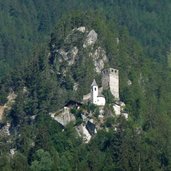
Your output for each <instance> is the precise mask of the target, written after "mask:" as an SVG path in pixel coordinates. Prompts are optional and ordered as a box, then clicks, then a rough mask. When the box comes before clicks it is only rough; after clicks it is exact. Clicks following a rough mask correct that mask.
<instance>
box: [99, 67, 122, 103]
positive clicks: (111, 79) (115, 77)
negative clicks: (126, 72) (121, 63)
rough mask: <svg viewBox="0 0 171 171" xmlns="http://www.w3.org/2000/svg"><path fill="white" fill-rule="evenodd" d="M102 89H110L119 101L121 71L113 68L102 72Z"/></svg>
mask: <svg viewBox="0 0 171 171" xmlns="http://www.w3.org/2000/svg"><path fill="white" fill-rule="evenodd" d="M102 87H103V89H104V90H106V89H110V91H111V93H112V95H113V96H114V97H115V98H116V99H117V100H119V71H118V70H116V69H113V68H109V69H105V70H103V71H102Z"/></svg>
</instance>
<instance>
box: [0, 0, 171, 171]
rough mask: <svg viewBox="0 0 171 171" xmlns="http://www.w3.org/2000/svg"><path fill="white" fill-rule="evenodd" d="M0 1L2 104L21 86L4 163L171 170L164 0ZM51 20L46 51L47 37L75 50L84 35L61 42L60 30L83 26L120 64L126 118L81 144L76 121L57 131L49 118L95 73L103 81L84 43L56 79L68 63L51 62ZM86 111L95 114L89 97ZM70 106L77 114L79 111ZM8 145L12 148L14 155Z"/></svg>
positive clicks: (1, 150) (2, 147) (1, 157)
mask: <svg viewBox="0 0 171 171" xmlns="http://www.w3.org/2000/svg"><path fill="white" fill-rule="evenodd" d="M68 4H70V5H68ZM0 6H1V11H0V13H1V15H0V19H1V24H0V25H1V27H0V32H1V33H2V34H0V56H1V57H0V58H1V59H0V77H1V78H2V77H3V79H1V82H0V104H4V103H5V102H6V97H7V95H8V93H9V90H10V89H11V88H12V89H13V90H14V91H15V92H16V93H17V98H16V102H15V104H14V106H13V107H12V109H11V111H9V112H8V113H7V119H8V120H11V124H12V127H11V140H10V141H7V140H6V139H3V138H1V139H0V170H2V171H3V170H4V171H6V170H9V171H10V170H17V171H18V170H36V171H37V170H54V171H56V170H66V171H68V170H85V171H89V170H106V171H109V170H111V171H113V170H121V171H122V170H128V171H134V170H135V171H137V170H154V171H156V170H163V171H168V170H171V148H170V145H171V141H170V140H171V132H170V130H171V128H170V125H171V117H170V112H171V105H170V104H171V92H170V87H171V73H170V70H169V69H168V66H169V61H170V52H169V41H170V18H169V17H170V11H171V10H170V1H168V0H165V1H153V0H148V1H147V0H143V1H134V0H127V1H123V0H118V1H112V0H110V1H106V0H99V1H98V2H97V1H90V0H86V1H84V2H83V1H81V0H72V1H68V0H67V1H66V0H64V1H60V0H56V1H52V0H49V1H44V0H42V1H41V2H40V0H37V1H32V0H30V1H14V2H13V3H12V5H11V2H10V1H9V0H6V1H3V3H1V2H0ZM88 8H89V9H90V10H89V11H87V9H88ZM78 9H80V10H78ZM94 9H96V10H94ZM64 11H68V12H64ZM71 11H72V12H71ZM80 11H85V12H80ZM30 13H32V15H30ZM63 13H64V16H62V17H61V14H63ZM57 22H58V24H57V26H56V28H55V29H54V30H53V33H52V35H51V40H50V46H49V47H50V48H49V49H50V50H52V45H53V44H55V45H56V47H57V48H61V47H62V48H64V49H67V48H69V47H70V46H71V47H74V46H78V47H80V46H81V45H82V43H81V42H82V41H83V40H82V36H83V37H84V35H81V34H79V35H78V36H76V35H74V36H73V37H72V36H71V37H69V38H68V39H67V40H66V36H67V35H68V33H70V31H71V30H72V29H73V28H75V27H79V26H86V27H87V28H88V29H94V30H95V31H96V32H97V33H98V45H97V46H101V47H103V48H104V49H105V50H106V53H107V56H108V58H109V63H108V64H107V67H114V68H115V67H116V68H118V69H119V71H120V72H119V73H120V98H121V100H122V101H124V102H125V103H126V111H127V112H128V113H129V117H130V118H129V121H125V119H123V118H122V117H121V118H119V119H118V120H113V119H111V118H108V119H107V121H106V123H105V125H106V126H107V127H108V132H107V131H105V130H101V131H99V132H98V134H97V135H96V136H95V137H94V138H93V139H92V140H91V142H90V143H89V144H86V145H85V144H82V141H81V139H80V138H79V137H78V135H77V134H76V132H75V129H74V126H73V124H69V125H68V126H67V127H66V128H63V127H62V126H61V125H60V124H58V123H57V122H56V121H54V120H52V119H51V118H50V117H49V115H48V114H49V112H52V111H53V112H54V111H56V110H58V109H60V108H61V107H62V106H63V105H64V104H65V102H66V101H67V100H68V99H70V98H76V99H78V100H79V99H82V95H83V94H86V93H87V92H89V86H90V84H91V82H92V80H93V78H99V76H98V75H97V74H96V73H95V72H94V67H93V64H92V59H91V58H89V57H88V53H89V49H88V50H82V51H80V52H79V60H78V61H77V62H76V64H75V65H74V66H73V67H69V70H68V72H67V74H66V77H64V78H60V77H59V75H58V74H57V73H58V71H60V69H62V67H66V64H65V63H63V64H62V65H59V63H55V62H54V63H53V65H52V63H51V61H49V59H48V58H47V56H48V53H49V50H47V47H46V45H44V41H45V40H47V37H48V34H49V33H50V31H51V30H52V28H53V26H54V24H56V23H57ZM116 40H117V41H116ZM36 42H39V45H37V43H36ZM40 42H43V43H40ZM71 42H72V43H73V44H72V45H70V44H71ZM33 52H34V53H33ZM55 57H56V58H57V57H58V56H55ZM154 59H155V60H154ZM167 59H168V61H167ZM54 61H55V60H54ZM156 61H157V62H156ZM167 62H168V63H167ZM166 64H167V65H166ZM12 68H15V70H13V69H12ZM4 74H6V75H7V76H5V75H4ZM63 80H64V82H63ZM128 80H130V81H131V82H132V84H131V85H128V84H127V82H128ZM74 82H78V83H79V87H78V91H77V92H74V91H73V90H72V89H73V83H74ZM23 87H26V88H27V92H26V93H24V92H23ZM104 95H105V97H106V100H107V103H113V97H112V96H111V94H110V93H109V92H108V91H106V92H104ZM110 107H111V106H106V108H105V109H106V111H105V112H106V113H105V114H107V113H108V112H109V110H108V111H107V108H110ZM85 108H86V110H88V111H89V112H90V111H93V112H94V113H96V114H97V115H98V113H99V111H98V108H97V107H96V106H94V105H92V104H87V105H86V106H85ZM72 112H73V113H74V114H75V115H76V116H77V117H78V118H80V112H81V111H75V110H72ZM109 114H110V113H109ZM78 118H77V119H78ZM80 122H81V121H80V120H79V119H78V120H77V124H78V123H80ZM115 123H118V124H115ZM163 125H164V126H163ZM116 130H117V131H116ZM10 143H11V144H10ZM11 146H12V147H15V148H16V149H17V153H16V154H15V155H14V157H13V158H12V157H10V156H9V150H10V147H11ZM106 163H107V164H106Z"/></svg>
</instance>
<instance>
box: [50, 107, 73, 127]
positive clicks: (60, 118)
mask: <svg viewBox="0 0 171 171" xmlns="http://www.w3.org/2000/svg"><path fill="white" fill-rule="evenodd" d="M50 116H51V117H52V118H53V119H54V120H56V121H57V122H59V123H60V124H61V125H63V126H66V125H67V124H69V123H70V122H75V121H76V119H75V116H74V115H73V114H71V113H70V109H69V108H68V107H64V109H63V110H61V111H59V112H56V113H50Z"/></svg>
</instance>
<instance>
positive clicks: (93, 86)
mask: <svg viewBox="0 0 171 171" xmlns="http://www.w3.org/2000/svg"><path fill="white" fill-rule="evenodd" d="M97 97H98V85H97V83H96V80H95V79H94V80H93V83H92V84H91V102H92V103H93V104H96V103H97Z"/></svg>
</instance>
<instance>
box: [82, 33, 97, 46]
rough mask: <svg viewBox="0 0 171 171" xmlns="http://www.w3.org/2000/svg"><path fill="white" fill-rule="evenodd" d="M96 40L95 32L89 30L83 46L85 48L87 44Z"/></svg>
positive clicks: (90, 44) (92, 43)
mask: <svg viewBox="0 0 171 171" xmlns="http://www.w3.org/2000/svg"><path fill="white" fill-rule="evenodd" d="M96 40H97V33H96V32H95V31H94V30H91V31H90V32H89V34H88V35H87V38H86V40H85V42H84V44H83V47H84V48H87V47H89V46H92V45H94V44H95V43H96Z"/></svg>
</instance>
